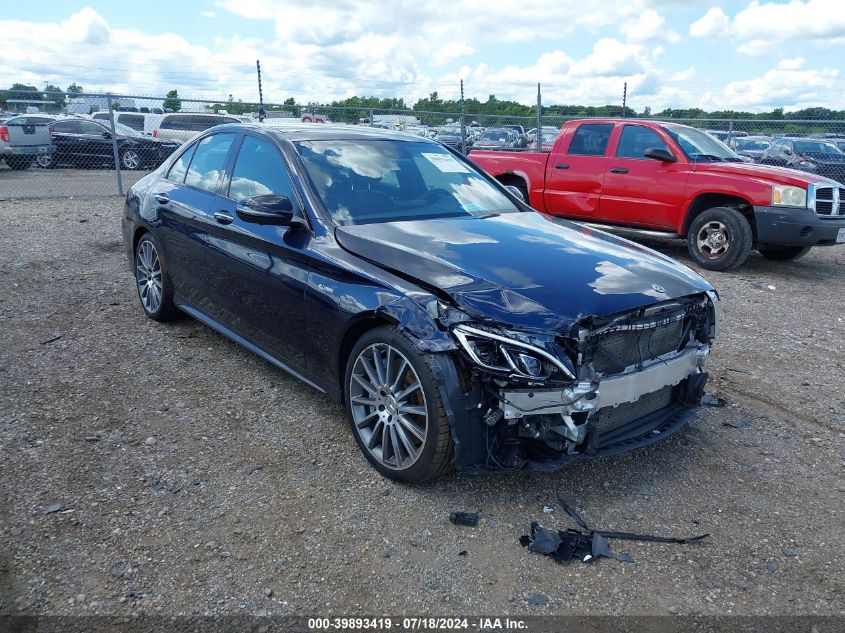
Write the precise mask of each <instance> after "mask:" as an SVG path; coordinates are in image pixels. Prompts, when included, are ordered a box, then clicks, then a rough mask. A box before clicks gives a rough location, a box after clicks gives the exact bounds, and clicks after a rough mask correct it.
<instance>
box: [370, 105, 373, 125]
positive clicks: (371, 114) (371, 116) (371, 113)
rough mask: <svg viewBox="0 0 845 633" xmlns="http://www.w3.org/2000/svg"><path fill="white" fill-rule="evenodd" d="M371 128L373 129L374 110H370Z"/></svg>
mask: <svg viewBox="0 0 845 633" xmlns="http://www.w3.org/2000/svg"><path fill="white" fill-rule="evenodd" d="M370 127H373V109H372V108H370Z"/></svg>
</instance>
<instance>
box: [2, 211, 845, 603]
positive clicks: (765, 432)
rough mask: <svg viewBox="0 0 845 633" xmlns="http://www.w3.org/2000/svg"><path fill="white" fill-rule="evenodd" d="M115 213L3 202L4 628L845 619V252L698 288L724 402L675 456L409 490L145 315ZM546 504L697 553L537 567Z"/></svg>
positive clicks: (332, 432)
mask: <svg viewBox="0 0 845 633" xmlns="http://www.w3.org/2000/svg"><path fill="white" fill-rule="evenodd" d="M119 216H120V200H118V199H115V198H104V199H98V200H93V201H84V200H42V201H28V202H5V203H0V221H2V226H3V231H2V233H0V332H2V339H0V340H2V352H3V362H2V366H0V451H2V456H3V457H2V462H0V614H3V613H7V614H8V613H16V614H41V615H45V614H49V615H61V614H73V615H82V614H89V615H90V614H125V615H130V614H135V613H146V614H167V615H176V614H233V613H241V614H246V613H248V614H259V615H262V614H289V613H303V614H307V615H314V614H347V615H354V614H358V615H376V614H441V615H448V614H455V613H475V614H478V613H498V614H557V613H566V614H569V613H577V614H609V615H615V614H629V615H630V614H668V613H679V614H723V615H724V614H742V615H761V614H810V613H813V614H825V615H843V614H845V582H843V579H845V549H843V547H842V535H843V531H842V526H843V519H845V517H843V493H845V483H843V478H842V474H843V467H845V449H844V448H843V436H844V435H845V395H844V393H845V392H843V390H842V376H843V369H845V343H843V341H845V324H843V316H845V315H843V312H842V305H843V299H842V298H843V297H845V275H844V274H843V273H845V248H825V249H816V250H814V251H813V252H811V253H810V255H808V256H807V257H806V258H804V259H803V260H801V261H799V262H795V263H787V264H782V263H774V262H769V261H766V260H764V259H762V258H761V257H760V256H759V255H756V254H755V255H753V256H752V257H751V258H750V260H749V262H748V263H747V264H746V265H745V266H744V267H743V268H741V269H740V270H738V271H735V272H733V273H727V274H719V273H710V274H708V275H707V276H708V277H709V278H710V279H711V281H713V282H714V284H715V285H716V286H717V288H718V290H719V291H720V293H721V295H722V298H723V300H724V301H723V305H724V308H725V310H724V312H725V318H724V321H723V329H722V332H721V333H720V337H719V340H718V342H717V345H716V347H715V349H714V358H713V370H712V382H711V383H710V392H711V393H712V394H714V395H716V396H721V397H723V398H724V399H725V400H726V401H727V405H726V406H724V407H721V408H719V407H704V408H702V410H701V413H700V415H699V416H698V418H697V420H696V421H695V422H694V423H693V424H692V425H691V426H690V427H689V428H688V429H686V430H685V431H683V432H681V433H679V434H678V435H676V436H674V437H672V438H670V439H668V440H667V441H665V442H663V443H661V444H658V445H656V446H653V447H650V448H647V449H643V450H639V451H636V452H634V453H631V454H627V455H624V456H620V457H617V458H613V459H609V460H601V461H593V462H589V463H585V462H582V463H578V464H575V465H573V466H571V467H569V468H566V469H565V470H562V471H560V472H557V473H553V474H531V473H520V474H512V475H502V476H492V477H485V478H470V477H466V476H462V475H450V476H448V477H446V478H444V479H441V480H438V481H436V482H434V483H432V484H429V485H426V486H419V487H408V486H401V485H397V484H393V483H391V482H389V481H387V480H385V479H382V478H381V477H380V476H378V475H377V474H376V473H375V471H373V470H372V469H371V468H370V467H369V466H368V465H367V463H366V461H365V460H364V458H363V457H362V456H361V455H360V454H359V452H358V450H357V448H356V446H355V443H354V441H353V439H352V436H351V434H350V431H349V429H348V427H347V425H346V422H345V420H344V418H343V416H342V411H341V408H340V407H339V406H338V405H336V404H333V403H332V402H330V401H329V400H327V399H326V398H325V397H322V396H320V395H318V394H317V393H316V392H315V391H313V390H311V389H310V388H308V387H306V386H304V385H302V384H300V383H298V382H297V381H295V380H294V379H292V378H289V377H288V376H286V375H285V374H283V373H281V372H280V371H278V370H276V369H275V368H274V367H272V366H271V365H270V364H268V363H266V362H264V361H262V360H261V359H259V358H258V357H256V356H254V355H252V354H250V353H248V352H246V351H244V350H242V349H241V348H239V347H238V346H237V345H235V344H234V343H231V342H229V341H228V340H226V339H224V338H223V337H221V336H219V335H218V334H216V333H215V332H213V331H212V330H210V329H209V328H206V327H204V326H202V325H200V324H199V323H197V322H195V321H193V320H191V319H185V320H183V321H180V322H177V323H175V324H173V325H167V326H163V325H159V324H157V323H154V322H153V321H151V320H148V319H146V318H145V317H144V316H143V314H142V312H141V309H140V306H139V305H137V303H138V302H137V298H136V296H135V294H134V290H133V286H132V281H131V277H130V276H129V274H128V272H127V269H126V265H125V261H124V258H123V255H122V252H121V244H120V233H119ZM661 248H663V249H664V250H665V251H667V252H669V253H670V254H671V255H673V256H675V257H678V258H680V259H682V260H684V261H688V260H687V259H686V257H685V254H684V251H683V249H681V248H680V247H678V246H677V245H662V246H661ZM840 315H843V316H840ZM729 424H737V426H739V427H744V428H735V427H733V426H728V425H729ZM746 424H747V426H745V425H746ZM558 494H562V495H563V496H564V497H565V498H566V499H568V501H569V503H570V504H571V505H574V506H576V507H577V508H578V509H579V510H580V512H581V513H582V516H583V517H584V518H585V519H586V520H587V521H588V522H590V524H591V525H593V526H596V527H600V528H603V529H617V530H629V531H639V532H645V533H654V534H664V535H677V536H692V535H696V534H701V533H705V532H706V533H710V534H711V537H710V538H709V539H707V540H705V541H704V542H702V543H699V544H694V545H688V546H678V545H665V544H649V543H626V542H621V541H616V542H611V545H612V546H613V548H614V550H615V551H616V552H620V553H621V552H624V553H627V554H630V555H631V556H632V557H633V559H634V561H635V562H633V563H623V562H618V561H615V560H603V561H600V562H599V563H598V564H595V565H586V564H582V563H580V562H575V563H572V564H570V565H569V566H566V567H564V566H560V565H557V564H555V563H554V562H553V561H551V560H550V559H547V558H545V557H542V556H539V555H536V554H532V553H529V552H528V551H526V550H524V549H523V548H522V547H520V545H519V542H518V539H519V536H520V535H521V534H525V533H527V531H528V529H529V524H530V522H531V521H532V520H538V519H539V520H540V521H541V522H542V523H543V525H545V526H546V527H558V528H561V529H562V528H565V527H575V525H574V524H573V523H572V521H571V520H570V519H569V518H568V517H567V516H566V515H565V514H564V513H563V511H562V510H561V509H560V508H559V507H558V505H557V504H556V498H557V495H558ZM544 505H547V506H549V507H551V508H553V512H551V513H544V512H543V506H544ZM454 510H468V511H477V512H479V513H480V516H481V521H480V523H479V525H478V527H476V528H466V527H457V526H453V525H451V524H450V523H449V521H448V515H449V513H450V512H451V511H454ZM535 594H541V595H540V596H539V597H538V596H536V595H535ZM535 602H539V603H545V604H533V603H535Z"/></svg>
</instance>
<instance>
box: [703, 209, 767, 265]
mask: <svg viewBox="0 0 845 633" xmlns="http://www.w3.org/2000/svg"><path fill="white" fill-rule="evenodd" d="M753 241H754V235H753V233H752V232H751V225H750V224H749V223H748V220H746V219H745V217H744V216H743V215H742V214H741V213H740V212H739V211H737V210H736V209H733V208H731V207H713V208H712V209H707V210H706V211H703V212H701V213H700V214H699V215H697V216H696V217H695V219H694V220H693V221H692V224H691V225H690V228H689V232H688V233H687V248H688V249H689V253H690V256H691V257H692V258H693V259H694V260H695V262H696V263H697V264H698V265H699V266H701V267H702V268H706V269H707V270H720V271H723V270H730V269H731V268H736V267H738V266H740V265H741V264H742V263H743V262H744V261H745V260H746V258H747V257H748V255H749V253H750V252H751V245H752V243H753Z"/></svg>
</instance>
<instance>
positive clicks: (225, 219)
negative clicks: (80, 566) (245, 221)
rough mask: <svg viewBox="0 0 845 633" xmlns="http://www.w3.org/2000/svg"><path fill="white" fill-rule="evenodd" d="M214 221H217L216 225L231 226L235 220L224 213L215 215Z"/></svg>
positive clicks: (219, 212) (220, 212)
mask: <svg viewBox="0 0 845 633" xmlns="http://www.w3.org/2000/svg"><path fill="white" fill-rule="evenodd" d="M214 219H215V220H217V223H218V224H231V223H232V222H233V221H234V220H235V218H234V216H231V215H229V214H228V213H226V212H225V211H218V212H217V213H215V214H214Z"/></svg>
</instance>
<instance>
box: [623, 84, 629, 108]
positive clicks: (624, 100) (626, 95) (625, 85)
mask: <svg viewBox="0 0 845 633" xmlns="http://www.w3.org/2000/svg"><path fill="white" fill-rule="evenodd" d="M627 102H628V82H627V81H626V82H625V84H624V85H623V86H622V116H623V117H624V116H625V104H626V103H627Z"/></svg>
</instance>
